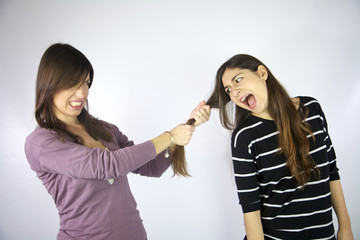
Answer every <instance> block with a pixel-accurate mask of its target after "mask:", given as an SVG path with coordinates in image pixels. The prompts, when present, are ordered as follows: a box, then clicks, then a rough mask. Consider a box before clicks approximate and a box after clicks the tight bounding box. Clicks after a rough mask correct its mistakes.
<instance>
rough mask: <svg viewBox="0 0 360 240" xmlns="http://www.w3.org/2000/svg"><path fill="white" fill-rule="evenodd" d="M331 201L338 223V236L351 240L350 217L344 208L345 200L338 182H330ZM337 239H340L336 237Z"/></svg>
mask: <svg viewBox="0 0 360 240" xmlns="http://www.w3.org/2000/svg"><path fill="white" fill-rule="evenodd" d="M330 191H331V201H332V205H333V208H334V211H335V213H336V216H337V219H338V223H339V234H344V235H345V236H347V237H346V238H344V239H353V237H352V230H351V222H350V217H349V214H348V211H347V208H346V204H345V198H344V194H343V190H342V187H341V183H340V180H336V181H331V182H330ZM338 239H342V238H341V236H338Z"/></svg>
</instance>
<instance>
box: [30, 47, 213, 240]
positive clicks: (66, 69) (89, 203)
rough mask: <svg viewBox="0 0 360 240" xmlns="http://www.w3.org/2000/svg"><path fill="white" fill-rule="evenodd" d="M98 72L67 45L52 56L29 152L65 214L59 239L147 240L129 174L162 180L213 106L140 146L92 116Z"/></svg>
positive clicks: (46, 58)
mask: <svg viewBox="0 0 360 240" xmlns="http://www.w3.org/2000/svg"><path fill="white" fill-rule="evenodd" d="M93 75H94V71H93V68H92V66H91V63H90V62H89V60H88V59H87V58H86V57H85V56H84V55H83V54H82V53H81V52H80V51H79V50H77V49H75V48H74V47H72V46H70V45H67V44H60V43H59V44H54V45H52V46H50V47H49V48H48V49H47V50H46V51H45V53H44V55H43V56H42V59H41V62H40V65H39V70H38V76H37V82H36V107H35V117H36V121H37V123H38V125H39V126H38V127H37V128H36V129H35V130H34V131H33V132H32V133H31V134H30V135H29V136H28V137H27V139H26V143H25V153H26V156H27V159H28V161H29V164H30V167H31V169H32V170H34V171H35V172H36V175H37V176H38V178H39V179H40V180H41V181H42V183H43V185H44V186H45V188H46V189H47V191H48V192H49V194H50V195H51V196H52V198H53V199H54V201H55V204H56V207H57V209H58V211H59V216H60V230H59V233H58V235H57V239H58V240H72V239H87V240H89V239H96V240H101V239H106V240H122V239H123V240H144V239H147V237H146V232H145V229H144V226H143V224H142V220H141V218H140V215H139V212H138V210H137V209H136V202H135V200H134V197H133V195H132V193H131V191H130V188H129V183H128V179H127V174H128V173H130V172H132V173H136V174H140V175H144V176H151V177H160V176H161V175H162V174H163V173H164V172H165V171H166V169H168V167H169V166H170V165H171V164H172V161H171V157H172V156H171V155H172V148H173V147H174V146H175V145H180V146H184V145H186V144H188V143H189V141H190V139H191V136H192V133H193V131H194V129H195V128H194V127H196V126H198V125H200V124H202V123H204V122H206V121H207V120H208V119H209V116H210V107H209V106H208V105H205V102H202V103H200V104H199V105H198V106H197V107H196V108H195V109H194V111H193V112H192V113H191V116H190V117H194V118H195V120H196V122H195V124H194V126H190V125H184V124H180V125H178V126H176V127H174V128H173V129H172V130H171V131H166V132H164V133H163V134H161V135H159V136H157V137H155V138H153V139H151V140H149V141H146V142H144V143H141V144H137V145H135V144H134V142H133V141H130V140H129V139H128V138H127V136H125V135H124V134H123V133H122V132H121V131H119V129H118V128H117V127H116V126H115V125H113V124H110V123H107V122H105V121H101V120H98V119H97V118H95V117H93V116H91V115H90V114H89V112H88V110H87V109H88V108H87V96H88V93H89V88H90V87H91V84H92V81H93ZM169 149H170V150H169ZM173 167H174V166H173ZM175 168H176V166H175ZM174 170H175V169H174Z"/></svg>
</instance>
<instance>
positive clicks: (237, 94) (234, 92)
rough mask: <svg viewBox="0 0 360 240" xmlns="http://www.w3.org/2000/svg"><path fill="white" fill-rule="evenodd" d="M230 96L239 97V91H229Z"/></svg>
mask: <svg viewBox="0 0 360 240" xmlns="http://www.w3.org/2000/svg"><path fill="white" fill-rule="evenodd" d="M231 94H232V95H233V96H234V97H237V96H239V95H240V89H233V90H232V91H231Z"/></svg>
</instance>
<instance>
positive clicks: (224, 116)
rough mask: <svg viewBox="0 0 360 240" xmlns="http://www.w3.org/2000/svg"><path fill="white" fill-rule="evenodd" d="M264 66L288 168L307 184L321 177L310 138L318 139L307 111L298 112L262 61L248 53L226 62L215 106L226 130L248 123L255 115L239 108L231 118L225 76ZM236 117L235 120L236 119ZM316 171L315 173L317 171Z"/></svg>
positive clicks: (272, 113) (270, 107)
mask: <svg viewBox="0 0 360 240" xmlns="http://www.w3.org/2000/svg"><path fill="white" fill-rule="evenodd" d="M260 65H262V66H264V67H265V68H266V69H267V71H268V79H267V81H266V85H267V91H268V96H269V101H268V112H269V114H270V116H271V117H272V119H273V120H274V122H275V124H276V127H277V129H278V131H279V136H278V142H279V147H280V149H281V150H280V153H283V154H284V155H285V156H286V158H287V161H286V165H287V167H288V168H289V170H290V172H291V174H292V175H293V176H294V177H295V179H296V180H297V182H298V184H299V185H300V186H302V185H304V184H306V183H307V182H308V181H309V180H310V179H311V176H312V175H314V176H315V177H316V176H319V169H318V168H316V164H315V162H314V160H313V159H312V157H311V155H310V154H309V149H310V143H309V139H308V137H307V136H308V135H311V136H312V140H313V141H314V136H313V134H312V131H311V129H310V126H309V124H308V123H307V122H306V121H304V119H305V118H306V115H307V111H306V109H305V111H303V110H302V109H303V108H302V106H299V109H298V110H297V109H296V107H295V105H294V103H293V101H292V100H291V98H290V97H289V95H288V93H287V92H286V90H285V89H284V87H283V86H282V85H281V84H280V83H279V82H278V81H277V79H276V78H275V77H274V76H273V74H272V73H271V72H270V70H269V69H268V68H267V67H266V66H265V64H263V63H262V62H261V61H260V60H258V59H256V58H254V57H252V56H250V55H246V54H239V55H235V56H233V57H232V58H230V59H229V60H228V61H226V62H225V63H224V64H223V65H222V66H221V67H220V68H219V70H218V71H217V75H216V82H215V88H214V91H213V93H212V95H211V97H210V99H209V100H211V101H210V102H211V103H212V104H214V105H213V106H212V107H215V108H219V114H220V121H221V124H222V125H223V127H225V128H226V129H229V130H233V129H235V127H236V126H238V125H239V124H240V123H241V122H242V121H244V120H245V119H246V118H247V117H248V116H250V115H251V112H250V111H248V110H245V109H243V108H240V107H239V106H235V114H234V117H231V116H229V115H230V110H229V105H228V104H230V102H231V100H230V97H229V95H228V94H227V93H226V92H225V90H224V87H223V84H222V76H223V74H224V72H225V70H226V69H227V68H241V69H248V70H250V71H253V72H255V71H257V69H258V67H259V66H260ZM232 118H233V119H232ZM313 170H314V171H313Z"/></svg>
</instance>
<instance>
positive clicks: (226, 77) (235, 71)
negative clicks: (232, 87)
mask: <svg viewBox="0 0 360 240" xmlns="http://www.w3.org/2000/svg"><path fill="white" fill-rule="evenodd" d="M246 71H248V70H247V69H242V68H226V69H225V71H224V74H223V75H222V78H221V80H222V83H223V85H224V86H226V85H228V84H230V83H231V80H232V79H233V78H234V77H236V76H237V75H239V74H244V73H246Z"/></svg>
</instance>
